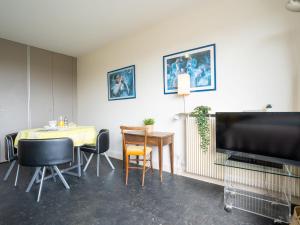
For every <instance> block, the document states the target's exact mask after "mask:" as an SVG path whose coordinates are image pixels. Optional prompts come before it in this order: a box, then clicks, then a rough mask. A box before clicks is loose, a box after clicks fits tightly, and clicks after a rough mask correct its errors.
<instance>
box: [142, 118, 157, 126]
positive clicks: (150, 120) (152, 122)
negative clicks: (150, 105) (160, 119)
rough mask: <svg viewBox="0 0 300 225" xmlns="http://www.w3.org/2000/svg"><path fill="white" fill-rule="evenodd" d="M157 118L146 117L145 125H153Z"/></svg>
mask: <svg viewBox="0 0 300 225" xmlns="http://www.w3.org/2000/svg"><path fill="white" fill-rule="evenodd" d="M154 123H155V120H154V119H153V118H146V119H144V125H153V124H154Z"/></svg>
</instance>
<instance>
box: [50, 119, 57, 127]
mask: <svg viewBox="0 0 300 225" xmlns="http://www.w3.org/2000/svg"><path fill="white" fill-rule="evenodd" d="M48 123H49V126H50V127H56V124H57V121H56V120H50V121H49V122H48Z"/></svg>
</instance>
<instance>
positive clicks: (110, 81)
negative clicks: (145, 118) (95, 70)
mask: <svg viewBox="0 0 300 225" xmlns="http://www.w3.org/2000/svg"><path fill="white" fill-rule="evenodd" d="M107 85H108V100H109V101H112V100H122V99H129V98H135V97H136V89H135V65H132V66H127V67H124V68H121V69H117V70H113V71H110V72H108V73H107Z"/></svg>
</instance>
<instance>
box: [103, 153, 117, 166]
mask: <svg viewBox="0 0 300 225" xmlns="http://www.w3.org/2000/svg"><path fill="white" fill-rule="evenodd" d="M103 155H104V156H105V158H106V160H107V162H108V164H109V165H110V167H111V168H112V169H113V170H114V169H115V167H114V165H113V164H112V162H111V161H110V158H109V157H108V155H107V154H106V152H104V153H103Z"/></svg>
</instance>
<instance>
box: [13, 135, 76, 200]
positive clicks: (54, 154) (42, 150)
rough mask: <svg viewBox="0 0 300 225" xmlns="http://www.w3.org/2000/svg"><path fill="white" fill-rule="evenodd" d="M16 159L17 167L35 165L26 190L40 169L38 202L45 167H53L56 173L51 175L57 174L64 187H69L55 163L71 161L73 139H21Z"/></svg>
mask: <svg viewBox="0 0 300 225" xmlns="http://www.w3.org/2000/svg"><path fill="white" fill-rule="evenodd" d="M18 159H19V160H18V161H19V165H18V167H19V166H20V165H21V166H27V167H36V170H35V173H34V175H33V177H32V179H31V181H30V183H29V185H28V187H27V189H26V192H29V191H30V189H31V187H32V185H33V183H34V181H35V180H37V179H38V176H39V173H40V171H41V170H42V178H41V180H40V188H39V194H38V198H37V201H38V202H39V200H40V196H41V191H42V187H43V181H44V177H45V171H46V167H51V168H53V169H54V170H55V172H56V173H57V174H52V176H56V175H58V176H59V177H60V179H61V181H62V182H63V184H64V186H65V187H66V189H70V187H69V185H68V183H67V182H66V180H65V179H64V177H63V176H62V174H61V172H60V170H59V169H58V167H57V165H60V164H65V163H69V162H72V161H73V141H72V140H71V139H69V138H55V139H21V140H19V143H18ZM17 179H18V176H17V177H16V181H17Z"/></svg>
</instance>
